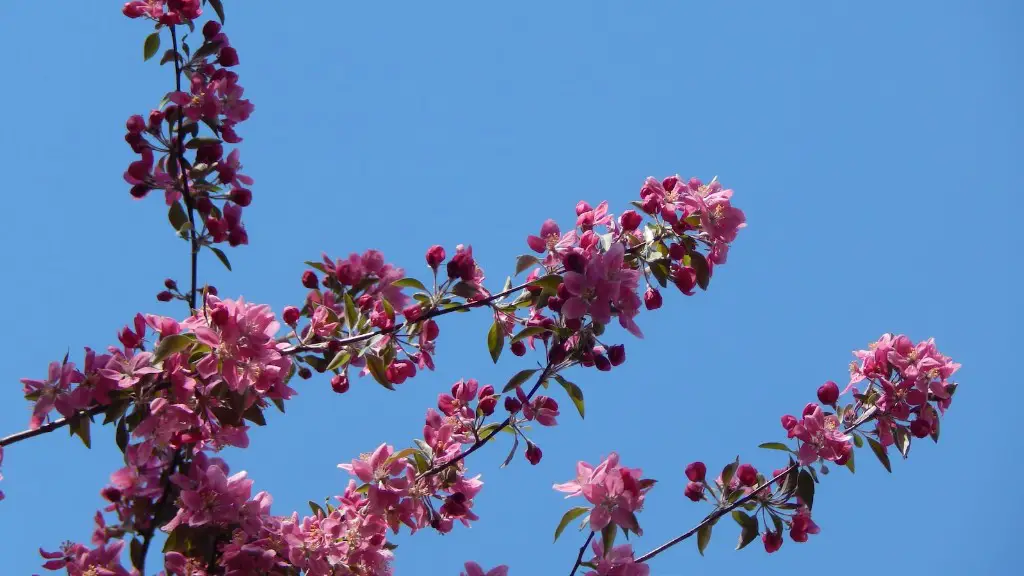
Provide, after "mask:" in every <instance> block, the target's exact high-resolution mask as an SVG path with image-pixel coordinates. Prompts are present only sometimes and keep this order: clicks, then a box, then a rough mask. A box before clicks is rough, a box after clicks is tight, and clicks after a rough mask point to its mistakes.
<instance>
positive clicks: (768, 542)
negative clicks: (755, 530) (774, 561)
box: [761, 532, 782, 554]
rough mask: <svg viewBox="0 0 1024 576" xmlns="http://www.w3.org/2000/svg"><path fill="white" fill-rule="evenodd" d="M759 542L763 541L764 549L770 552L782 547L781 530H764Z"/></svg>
mask: <svg viewBox="0 0 1024 576" xmlns="http://www.w3.org/2000/svg"><path fill="white" fill-rule="evenodd" d="M761 542H764V551H765V552H767V553H769V554H772V553H774V552H778V551H779V548H782V533H781V532H765V533H764V534H762V535H761Z"/></svg>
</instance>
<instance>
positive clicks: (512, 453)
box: [500, 434, 519, 468]
mask: <svg viewBox="0 0 1024 576" xmlns="http://www.w3.org/2000/svg"><path fill="white" fill-rule="evenodd" d="M518 449H519V434H516V436H515V441H513V442H512V449H511V450H509V451H508V456H507V457H505V461H504V462H502V464H501V466H500V468H504V467H505V466H508V464H509V462H511V461H512V459H513V458H515V457H516V450H518Z"/></svg>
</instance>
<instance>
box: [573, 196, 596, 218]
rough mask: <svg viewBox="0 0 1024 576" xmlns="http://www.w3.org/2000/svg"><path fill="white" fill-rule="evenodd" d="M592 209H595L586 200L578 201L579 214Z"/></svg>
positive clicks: (577, 212) (577, 209) (577, 213)
mask: <svg viewBox="0 0 1024 576" xmlns="http://www.w3.org/2000/svg"><path fill="white" fill-rule="evenodd" d="M591 210H593V208H591V207H590V204H587V201H586V200H580V201H579V202H577V203H576V215H577V216H579V215H580V214H583V213H584V212H590V211H591Z"/></svg>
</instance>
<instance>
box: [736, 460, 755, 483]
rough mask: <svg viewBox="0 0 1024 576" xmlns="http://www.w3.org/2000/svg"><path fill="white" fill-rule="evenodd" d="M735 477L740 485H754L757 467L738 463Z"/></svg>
mask: <svg viewBox="0 0 1024 576" xmlns="http://www.w3.org/2000/svg"><path fill="white" fill-rule="evenodd" d="M736 478H737V479H738V480H739V481H740V485H741V486H756V485H757V468H754V467H753V466H751V465H750V464H740V467H739V468H737V469H736Z"/></svg>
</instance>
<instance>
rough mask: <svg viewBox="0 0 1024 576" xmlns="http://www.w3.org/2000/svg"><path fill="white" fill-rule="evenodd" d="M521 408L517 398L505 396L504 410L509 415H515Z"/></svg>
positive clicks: (521, 405)
mask: <svg viewBox="0 0 1024 576" xmlns="http://www.w3.org/2000/svg"><path fill="white" fill-rule="evenodd" d="M522 408H523V404H522V402H520V401H519V400H518V399H517V398H513V397H512V396H505V410H506V411H508V413H509V414H515V413H516V412H519V410H521V409H522Z"/></svg>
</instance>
